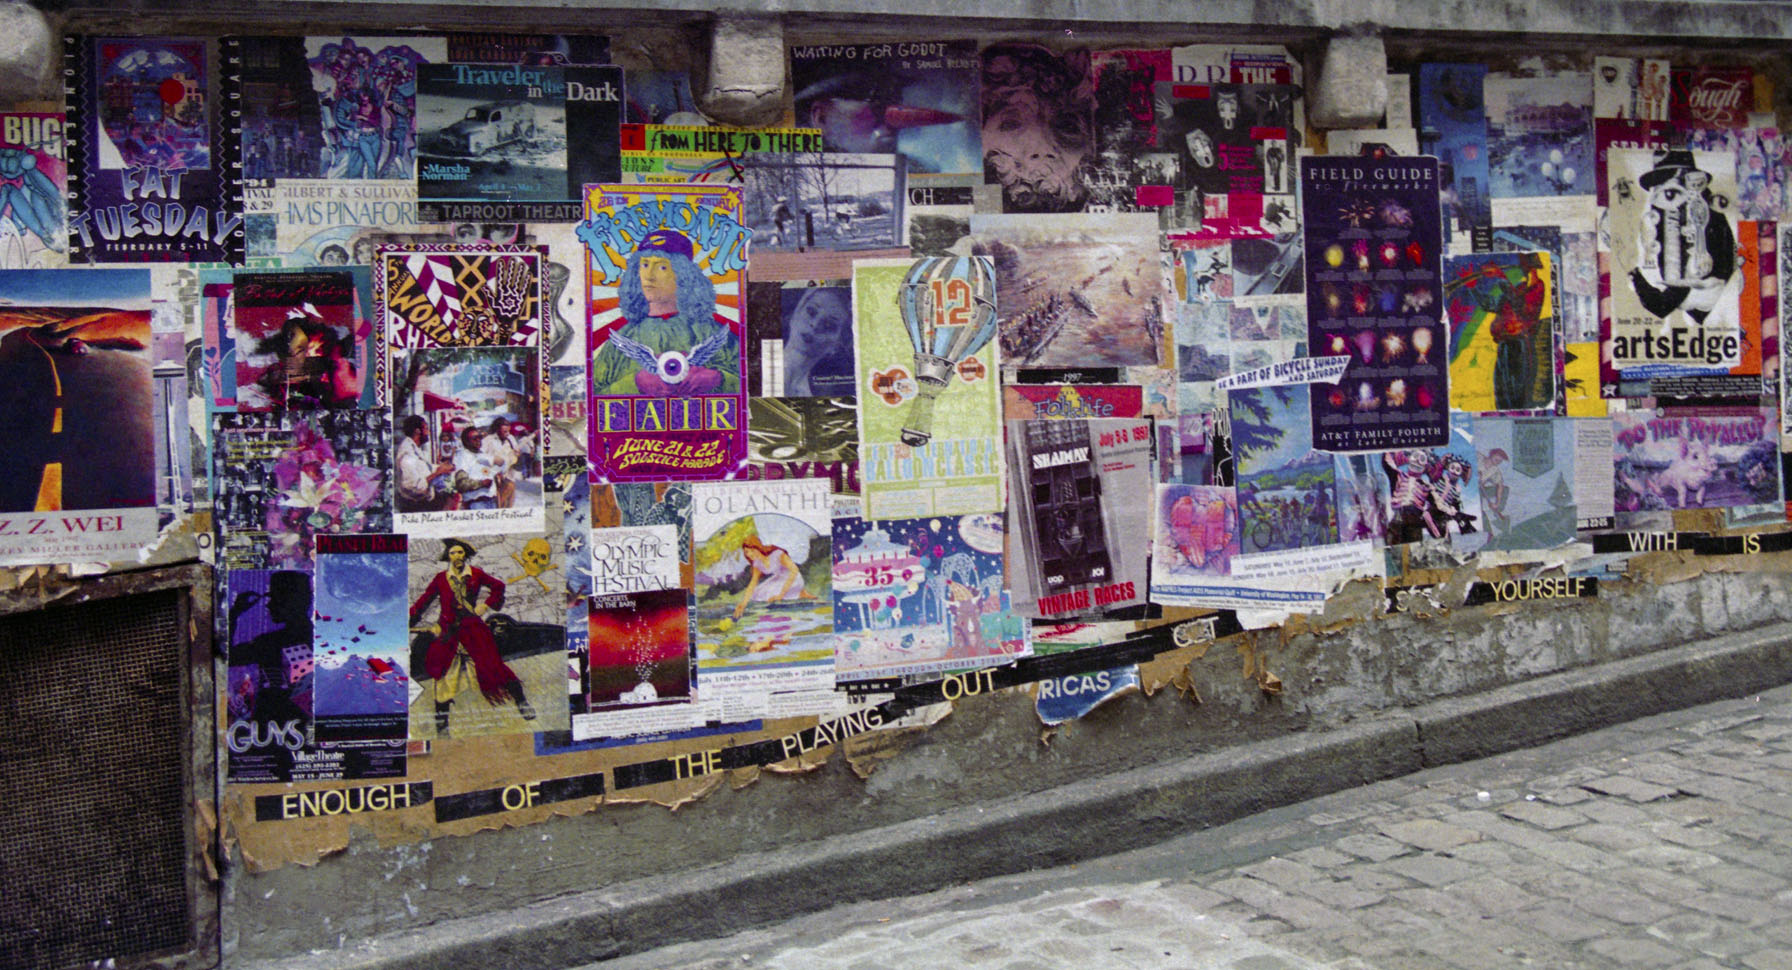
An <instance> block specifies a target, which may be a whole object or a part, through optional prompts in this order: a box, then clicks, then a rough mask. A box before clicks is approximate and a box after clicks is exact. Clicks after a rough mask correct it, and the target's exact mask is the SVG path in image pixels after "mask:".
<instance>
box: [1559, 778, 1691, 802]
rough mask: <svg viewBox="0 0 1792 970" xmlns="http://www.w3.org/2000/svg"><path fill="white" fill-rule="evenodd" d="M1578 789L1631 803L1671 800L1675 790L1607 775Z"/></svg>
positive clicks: (1634, 779) (1638, 780)
mask: <svg viewBox="0 0 1792 970" xmlns="http://www.w3.org/2000/svg"><path fill="white" fill-rule="evenodd" d="M1580 787H1582V788H1585V789H1587V790H1588V791H1596V792H1598V793H1600V794H1601V795H1616V796H1618V797H1619V798H1628V799H1630V800H1631V801H1633V802H1653V801H1658V800H1660V799H1663V798H1672V797H1673V795H1674V792H1675V791H1676V790H1677V789H1674V788H1669V787H1664V786H1662V785H1657V784H1653V783H1651V782H1647V781H1644V780H1643V779H1641V778H1636V777H1633V776H1631V775H1622V774H1620V775H1607V776H1606V777H1604V778H1594V779H1592V780H1591V781H1583V782H1581V783H1580Z"/></svg>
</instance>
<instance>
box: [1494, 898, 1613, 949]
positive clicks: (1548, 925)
mask: <svg viewBox="0 0 1792 970" xmlns="http://www.w3.org/2000/svg"><path fill="white" fill-rule="evenodd" d="M1507 918H1508V919H1509V920H1510V921H1511V922H1512V923H1513V924H1514V925H1517V926H1524V927H1528V928H1529V929H1531V930H1533V931H1535V932H1537V933H1541V934H1542V935H1544V936H1546V937H1548V938H1550V939H1551V940H1553V941H1555V942H1557V943H1578V942H1580V941H1581V940H1590V939H1593V938H1594V937H1597V936H1605V935H1606V934H1608V933H1611V932H1612V931H1613V930H1614V929H1616V927H1617V924H1615V923H1610V922H1607V921H1606V920H1602V919H1598V918H1596V917H1593V916H1589V915H1587V914H1585V913H1573V914H1567V913H1564V912H1563V911H1562V908H1561V907H1560V906H1557V905H1542V906H1534V907H1532V908H1530V909H1527V910H1524V911H1522V912H1518V913H1513V914H1512V915H1511V916H1509V917H1507Z"/></svg>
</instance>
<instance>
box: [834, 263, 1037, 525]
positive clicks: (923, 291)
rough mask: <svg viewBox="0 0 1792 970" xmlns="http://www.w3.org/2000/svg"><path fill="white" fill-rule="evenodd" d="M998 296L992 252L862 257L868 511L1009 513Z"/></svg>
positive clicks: (859, 346) (862, 421)
mask: <svg viewBox="0 0 1792 970" xmlns="http://www.w3.org/2000/svg"><path fill="white" fill-rule="evenodd" d="M995 298H996V281H995V272H994V270H993V269H992V268H991V266H990V262H989V260H988V259H986V258H984V257H979V256H929V257H927V258H924V259H919V260H860V261H857V262H855V263H854V264H853V306H854V308H855V313H854V319H855V320H856V321H857V323H858V327H859V334H858V340H857V341H856V343H855V347H854V350H855V352H856V354H857V358H858V366H857V370H858V378H859V390H858V399H859V416H858V420H859V441H860V449H859V481H860V486H861V489H862V491H863V493H864V495H865V504H866V511H867V517H868V518H872V519H896V518H919V517H922V516H932V515H963V514H967V513H972V512H999V511H1001V508H1002V479H1001V476H1002V431H1001V403H1002V402H1001V391H1000V388H999V387H998V381H997V377H998V375H999V374H1000V373H1001V367H1000V360H999V359H998V355H997V352H996V344H995V343H994V341H993V338H994V337H995V336H996V326H997V325H996V303H995Z"/></svg>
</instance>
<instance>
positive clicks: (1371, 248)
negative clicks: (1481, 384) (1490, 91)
mask: <svg viewBox="0 0 1792 970" xmlns="http://www.w3.org/2000/svg"><path fill="white" fill-rule="evenodd" d="M1300 174H1301V185H1302V187H1303V192H1302V195H1301V222H1302V223H1303V224H1304V225H1305V226H1306V227H1307V254H1306V255H1307V274H1308V280H1307V341H1308V346H1310V347H1315V348H1327V351H1326V352H1328V353H1346V352H1349V353H1351V354H1352V358H1351V361H1350V367H1349V369H1347V370H1346V371H1345V372H1344V379H1343V380H1341V381H1339V382H1338V383H1336V384H1314V385H1313V386H1312V395H1313V447H1314V448H1316V449H1318V450H1320V451H1345V452H1354V451H1381V450H1384V449H1388V448H1409V447H1420V448H1425V447H1438V446H1442V445H1445V444H1448V443H1449V439H1450V421H1449V407H1450V394H1449V369H1448V361H1447V360H1446V359H1445V354H1444V348H1445V347H1447V346H1448V343H1449V342H1448V338H1447V337H1446V335H1445V334H1444V333H1443V322H1442V315H1441V314H1442V304H1441V303H1440V292H1441V290H1442V288H1443V286H1442V283H1443V279H1442V276H1441V273H1442V268H1441V262H1440V250H1441V249H1442V248H1443V233H1442V230H1441V227H1440V216H1439V209H1438V185H1439V182H1438V165H1437V159H1435V158H1426V157H1423V156H1408V157H1395V158H1387V159H1379V160H1378V159H1372V158H1349V157H1335V158H1333V157H1320V158H1303V159H1301V167H1300Z"/></svg>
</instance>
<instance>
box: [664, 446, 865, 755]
mask: <svg viewBox="0 0 1792 970" xmlns="http://www.w3.org/2000/svg"><path fill="white" fill-rule="evenodd" d="M831 516H832V509H831V502H830V498H829V495H828V483H827V481H826V480H825V479H819V478H807V479H795V480H789V481H776V482H714V483H701V484H697V485H693V486H691V538H692V540H693V543H692V545H693V552H692V565H693V567H694V568H695V570H696V594H697V684H698V690H699V691H701V693H702V698H703V703H704V704H705V705H708V704H711V703H720V704H721V705H722V712H721V716H722V719H723V720H729V721H732V720H739V719H740V718H742V717H755V716H759V714H760V713H762V711H759V710H753V709H748V708H746V707H744V706H741V705H745V704H753V703H761V704H762V703H763V701H764V699H765V696H766V695H767V694H770V693H772V692H776V691H790V690H817V689H820V690H831V689H832V688H833V686H834V638H833V632H834V604H833V554H832V545H833V538H832V537H833V529H832V524H831ZM753 697H757V698H758V701H757V702H755V701H753V700H751V698H753Z"/></svg>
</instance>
